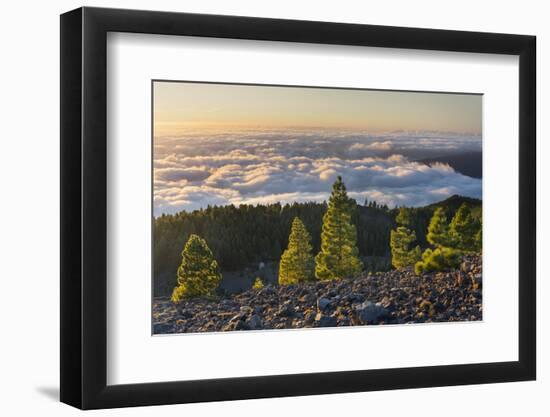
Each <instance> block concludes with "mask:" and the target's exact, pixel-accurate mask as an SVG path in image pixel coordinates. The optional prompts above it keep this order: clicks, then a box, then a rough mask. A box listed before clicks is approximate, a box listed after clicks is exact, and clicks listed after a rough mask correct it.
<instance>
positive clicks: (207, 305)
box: [153, 256, 482, 334]
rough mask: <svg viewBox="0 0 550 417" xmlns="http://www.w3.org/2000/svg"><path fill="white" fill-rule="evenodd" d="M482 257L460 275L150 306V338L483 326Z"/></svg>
mask: <svg viewBox="0 0 550 417" xmlns="http://www.w3.org/2000/svg"><path fill="white" fill-rule="evenodd" d="M481 274H482V265H481V257H480V256H470V257H466V258H464V259H463V262H462V264H461V266H460V269H459V270H456V271H452V272H444V273H431V274H424V275H422V276H416V275H415V274H414V273H413V272H412V271H411V270H410V269H402V270H396V271H390V272H386V273H381V274H375V275H364V276H362V277H359V278H355V279H343V280H339V281H324V282H311V283H304V284H300V285H292V286H284V287H274V286H266V287H264V288H263V289H261V290H248V291H246V292H244V293H241V294H238V295H235V296H227V297H223V298H221V299H219V300H218V299H216V300H206V299H194V300H189V301H185V302H182V303H181V304H179V305H178V306H177V307H176V306H174V304H172V302H171V301H170V300H169V299H167V298H156V299H155V300H154V302H153V328H154V333H155V334H163V333H193V332H220V331H229V330H266V329H297V328H307V327H334V326H353V325H365V324H368V325H373V324H406V323H427V322H452V321H475V320H481V319H482V299H481V294H482V292H481V284H482V279H481Z"/></svg>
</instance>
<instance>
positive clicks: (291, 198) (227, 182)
mask: <svg viewBox="0 0 550 417" xmlns="http://www.w3.org/2000/svg"><path fill="white" fill-rule="evenodd" d="M466 151H481V137H480V136H476V135H461V134H449V133H445V134H444V133H437V132H390V133H384V134H368V133H362V132H351V133H350V132H334V131H332V132H326V131H319V132H313V131H300V130H296V131H289V130H285V131H281V132H275V131H259V130H258V131H250V130H249V131H235V132H231V133H227V132H226V133H215V132H212V133H209V134H204V133H189V134H186V135H180V136H171V137H156V138H155V141H154V157H153V158H154V165H153V166H154V215H155V216H159V215H161V214H162V213H175V212H178V211H181V210H187V211H190V210H195V209H200V208H204V207H206V206H208V205H227V204H235V205H239V204H267V203H274V202H281V203H291V202H295V201H296V202H305V201H318V202H322V201H324V200H327V199H328V196H329V194H330V190H331V186H332V183H333V182H334V180H335V179H336V177H337V176H338V175H341V176H342V178H343V180H344V182H345V184H346V186H347V189H348V193H349V195H350V196H351V197H353V198H355V199H356V200H357V202H358V203H360V204H362V203H363V202H364V200H365V199H368V200H369V201H370V200H376V201H377V202H379V203H382V204H387V205H388V206H390V207H394V206H401V205H406V206H421V205H426V204H430V203H433V202H436V201H440V200H443V199H445V198H447V197H449V196H451V195H453V194H460V195H464V196H469V197H475V198H481V180H480V179H476V178H471V177H468V176H465V175H462V174H460V173H458V172H456V171H454V170H453V169H452V168H451V167H450V166H448V165H445V164H432V166H428V165H426V164H424V163H421V162H415V161H416V160H419V159H423V158H434V157H437V156H444V155H450V154H452V153H459V152H466Z"/></svg>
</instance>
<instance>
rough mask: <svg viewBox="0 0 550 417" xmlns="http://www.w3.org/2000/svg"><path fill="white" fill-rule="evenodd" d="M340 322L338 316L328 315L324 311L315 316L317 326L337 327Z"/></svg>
mask: <svg viewBox="0 0 550 417" xmlns="http://www.w3.org/2000/svg"><path fill="white" fill-rule="evenodd" d="M337 324H338V322H337V320H336V318H334V317H331V316H327V315H325V314H323V313H317V316H315V325H316V327H335V326H336V325H337Z"/></svg>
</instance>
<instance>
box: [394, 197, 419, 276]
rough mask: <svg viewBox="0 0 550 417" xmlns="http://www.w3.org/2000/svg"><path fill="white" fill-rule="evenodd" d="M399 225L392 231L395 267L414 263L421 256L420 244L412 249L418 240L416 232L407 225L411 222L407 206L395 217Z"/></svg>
mask: <svg viewBox="0 0 550 417" xmlns="http://www.w3.org/2000/svg"><path fill="white" fill-rule="evenodd" d="M395 221H396V222H397V224H398V225H400V226H398V227H397V229H396V230H392V231H391V232H390V248H391V261H392V265H393V267H394V268H404V267H406V266H411V265H414V264H415V263H416V262H418V261H419V260H420V258H421V252H420V246H418V245H417V246H415V247H414V248H412V249H411V245H412V244H413V243H414V242H415V241H416V233H415V232H414V231H411V230H410V229H409V228H408V227H407V226H409V225H410V223H411V218H410V213H409V210H407V209H406V208H405V207H401V208H400V209H399V213H398V214H397V216H396V217H395Z"/></svg>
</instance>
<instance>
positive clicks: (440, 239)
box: [426, 207, 452, 247]
mask: <svg viewBox="0 0 550 417" xmlns="http://www.w3.org/2000/svg"><path fill="white" fill-rule="evenodd" d="M426 238H427V240H428V242H429V243H431V244H432V245H434V246H436V247H438V246H444V247H449V246H452V239H451V236H450V234H449V225H448V224H447V216H445V211H444V210H443V208H441V207H438V208H437V209H436V210H435V212H434V214H433V216H432V219H431V220H430V225H429V226H428V234H427V235H426Z"/></svg>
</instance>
